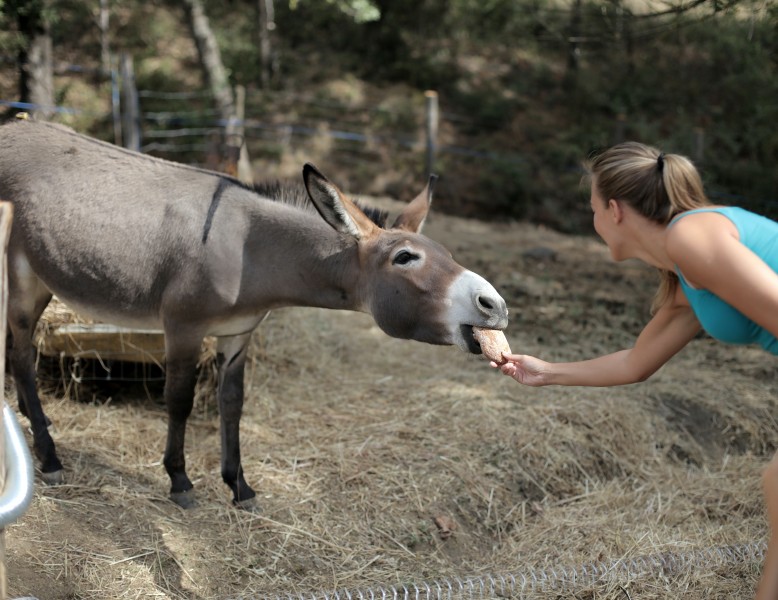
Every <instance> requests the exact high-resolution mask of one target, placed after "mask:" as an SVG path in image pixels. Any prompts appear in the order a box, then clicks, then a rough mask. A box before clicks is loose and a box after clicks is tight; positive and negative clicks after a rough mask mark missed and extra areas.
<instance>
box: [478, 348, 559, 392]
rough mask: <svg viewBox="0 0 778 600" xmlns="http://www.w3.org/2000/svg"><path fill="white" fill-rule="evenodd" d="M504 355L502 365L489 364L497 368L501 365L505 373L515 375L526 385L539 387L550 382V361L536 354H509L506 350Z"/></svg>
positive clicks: (517, 379)
mask: <svg viewBox="0 0 778 600" xmlns="http://www.w3.org/2000/svg"><path fill="white" fill-rule="evenodd" d="M502 356H503V358H504V359H505V360H506V362H504V363H503V364H502V365H498V364H497V363H496V362H491V363H489V364H490V365H491V366H492V367H495V368H497V367H499V369H500V371H502V372H503V374H505V375H508V376H509V377H513V378H514V379H515V380H516V381H518V382H519V383H522V384H524V385H529V386H532V387H538V386H542V385H548V384H549V381H548V374H549V367H550V366H551V365H550V363H547V362H545V361H542V360H540V359H539V358H535V357H534V356H527V355H526V354H508V353H505V352H504V353H503V355H502Z"/></svg>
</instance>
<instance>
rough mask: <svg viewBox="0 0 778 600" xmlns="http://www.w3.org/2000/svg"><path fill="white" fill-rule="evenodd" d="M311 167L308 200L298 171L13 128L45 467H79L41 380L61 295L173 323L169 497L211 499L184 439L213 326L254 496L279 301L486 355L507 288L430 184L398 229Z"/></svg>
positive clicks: (107, 313)
mask: <svg viewBox="0 0 778 600" xmlns="http://www.w3.org/2000/svg"><path fill="white" fill-rule="evenodd" d="M302 175H303V183H304V186H303V185H301V186H299V189H300V191H301V194H300V196H301V198H298V199H297V200H296V201H295V200H294V196H295V194H294V193H292V192H291V191H290V190H286V189H285V188H283V186H276V187H277V188H278V190H276V191H277V192H279V193H270V191H269V190H270V188H271V187H273V186H265V189H264V191H263V189H262V187H261V186H256V187H249V186H246V185H244V184H242V183H241V182H240V181H238V180H236V179H234V178H232V177H229V176H226V175H224V174H222V173H216V172H212V171H207V170H204V169H200V168H196V167H192V166H187V165H183V164H179V163H174V162H170V161H165V160H162V159H159V158H153V157H150V156H147V155H143V154H138V153H135V152H131V151H129V150H126V149H124V148H120V147H117V146H114V145H112V144H109V143H106V142H102V141H98V140H96V139H92V138H90V137H87V136H84V135H80V134H78V133H76V132H75V131H73V130H72V129H69V128H66V127H64V126H61V125H54V124H50V123H36V122H32V121H15V122H12V123H8V124H5V125H3V126H1V127H0V199H4V200H8V201H10V202H12V204H13V210H14V219H13V225H12V229H11V236H10V240H9V247H8V282H9V307H8V327H9V332H10V334H11V336H10V368H11V373H12V375H13V378H14V380H15V385H16V392H17V399H18V402H19V410H20V411H21V412H22V414H23V415H25V416H26V417H27V418H28V419H29V421H30V424H31V428H32V435H33V449H34V453H35V455H36V457H37V458H38V460H39V461H40V466H41V472H42V478H43V480H44V481H45V482H47V483H50V484H57V483H60V482H62V481H63V466H62V463H61V462H60V460H59V458H58V457H57V453H56V450H55V447H54V442H53V440H52V438H51V436H50V434H49V432H48V429H47V425H48V424H50V421H49V420H48V418H47V416H46V415H45V414H44V411H43V409H42V407H41V402H40V398H39V397H38V394H37V391H36V385H35V370H34V369H35V367H34V358H35V356H34V348H33V345H32V343H31V341H32V335H33V332H34V329H35V325H36V323H37V321H38V319H39V318H40V316H41V313H42V312H43V310H44V308H45V307H46V305H47V304H48V302H49V300H50V299H51V297H52V294H56V295H57V297H58V298H60V299H61V300H62V301H63V302H65V304H67V305H68V306H70V307H71V308H72V309H73V310H75V311H76V312H78V313H79V314H82V315H84V316H89V317H91V318H94V319H95V320H99V321H105V322H111V323H115V324H117V325H121V326H126V327H138V328H149V327H151V328H157V329H161V330H162V331H164V334H165V373H166V378H165V386H164V400H165V405H166V410H167V420H168V429H167V442H166V446H165V453H164V460H163V464H164V466H165V469H166V471H167V473H168V475H169V477H170V481H171V487H170V498H171V499H172V500H173V501H174V502H176V503H177V504H179V505H180V506H182V507H185V508H186V507H189V506H192V505H193V504H194V502H195V497H194V490H193V486H192V482H191V481H190V479H189V477H188V476H187V473H186V465H185V457H184V437H185V431H186V422H187V418H188V417H189V414H190V412H191V410H192V403H193V398H194V387H195V381H196V365H197V362H198V358H199V355H200V349H201V343H202V340H203V338H204V337H206V336H215V337H216V340H217V364H218V366H219V375H218V391H217V397H218V406H219V413H220V431H221V447H222V449H221V475H222V478H223V480H224V482H225V483H226V484H227V485H228V486H229V488H230V490H232V496H233V502H234V503H235V504H237V505H239V506H244V507H249V508H253V507H254V506H255V502H256V500H255V495H256V494H255V492H254V490H253V489H252V488H251V487H250V486H249V484H248V483H247V482H246V480H245V479H244V476H243V468H242V466H241V456H240V436H239V429H240V417H241V412H242V408H243V395H244V394H243V379H244V367H245V363H246V354H247V345H248V342H249V338H250V336H251V334H252V332H253V331H254V329H255V328H256V327H257V326H258V325H259V324H260V323H261V322H262V320H263V319H264V318H265V317H266V316H267V315H268V312H269V311H270V310H272V309H274V308H278V307H285V306H312V307H321V308H331V309H345V310H352V311H361V312H365V313H369V314H370V315H372V317H373V318H374V319H375V322H376V324H377V325H378V326H379V327H380V328H381V329H382V330H383V331H384V332H386V333H387V334H388V335H390V336H393V337H396V338H402V339H411V340H417V341H421V342H427V343H430V344H447V345H456V346H459V347H460V348H461V349H463V350H465V351H467V352H470V353H474V354H478V353H480V348H479V346H478V344H477V342H476V341H475V340H474V338H473V329H472V328H473V326H479V327H486V328H492V329H504V328H505V327H506V326H507V324H508V311H507V308H506V304H505V301H504V300H503V299H502V298H501V297H500V295H499V294H498V293H497V291H496V290H495V289H494V287H493V286H492V285H491V284H489V283H488V282H487V281H486V280H485V279H483V278H482V277H481V276H479V275H477V274H475V273H473V272H471V271H469V270H466V269H465V268H463V267H462V266H461V265H459V264H458V263H457V262H455V261H454V259H453V258H452V257H451V254H450V253H449V252H448V251H447V250H446V249H445V248H444V247H442V246H441V245H439V244H437V243H436V242H434V241H433V240H431V239H429V238H427V237H425V236H423V235H421V233H420V231H421V229H422V226H423V224H424V220H425V218H426V216H427V212H428V209H429V205H430V202H431V197H432V189H431V184H428V185H427V186H426V187H425V189H424V190H423V191H422V192H421V193H420V194H419V195H418V196H417V197H416V198H415V199H414V200H413V201H411V202H410V203H409V204H408V205H407V206H406V208H405V209H404V210H403V212H402V213H401V214H400V215H399V216H398V217H397V219H396V221H395V222H394V223H393V225H392V226H391V227H389V228H385V227H384V225H385V221H386V215H385V214H384V213H380V212H378V211H370V210H368V209H365V210H363V209H362V208H360V206H359V205H358V204H357V203H355V202H354V201H352V200H351V199H349V198H348V197H347V196H346V195H345V194H344V193H342V192H341V191H340V189H339V188H338V187H337V186H336V185H335V184H333V183H331V182H330V181H329V180H328V179H327V178H326V177H325V176H324V175H322V174H321V173H320V172H319V171H318V170H317V169H316V168H315V167H314V166H312V165H310V164H306V165H305V166H304V168H303V173H302ZM283 192H285V193H283ZM274 196H275V197H274ZM311 207H312V208H311ZM369 215H372V217H374V218H372V219H371V217H370V216H369Z"/></svg>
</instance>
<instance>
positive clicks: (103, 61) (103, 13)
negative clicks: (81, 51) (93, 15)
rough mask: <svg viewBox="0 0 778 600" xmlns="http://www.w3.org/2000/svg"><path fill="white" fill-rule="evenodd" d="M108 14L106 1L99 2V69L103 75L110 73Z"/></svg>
mask: <svg viewBox="0 0 778 600" xmlns="http://www.w3.org/2000/svg"><path fill="white" fill-rule="evenodd" d="M110 14H111V13H110V9H109V8H108V0H100V18H99V25H100V68H101V69H102V71H103V75H107V74H109V73H110V72H111V50H110V45H109V38H108V33H109V28H108V25H109V21H110Z"/></svg>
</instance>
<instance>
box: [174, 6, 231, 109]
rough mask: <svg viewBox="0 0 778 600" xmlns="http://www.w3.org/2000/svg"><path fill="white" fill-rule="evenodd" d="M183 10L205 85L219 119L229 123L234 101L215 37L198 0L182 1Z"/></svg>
mask: <svg viewBox="0 0 778 600" xmlns="http://www.w3.org/2000/svg"><path fill="white" fill-rule="evenodd" d="M184 8H185V9H186V16H187V19H188V21H189V28H190V30H191V32H192V36H193V37H194V41H195V45H196V46H197V52H198V53H199V55H200V64H201V65H202V67H203V71H204V73H205V79H206V83H207V84H208V86H209V87H210V88H211V92H212V93H213V97H214V99H215V100H216V107H217V109H218V110H219V113H220V115H221V118H222V119H224V120H225V122H229V121H230V120H231V119H232V118H233V117H234V116H235V99H234V98H233V95H232V88H231V87H230V84H229V81H228V79H227V72H226V71H225V70H224V65H223V64H222V57H221V53H220V52H219V46H218V44H217V43H216V36H214V35H213V31H212V30H211V25H210V23H209V22H208V17H206V16H205V11H204V10H203V5H202V2H201V1H200V0H184Z"/></svg>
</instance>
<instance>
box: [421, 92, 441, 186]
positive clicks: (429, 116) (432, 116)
mask: <svg viewBox="0 0 778 600" xmlns="http://www.w3.org/2000/svg"><path fill="white" fill-rule="evenodd" d="M424 98H425V105H426V132H427V158H426V162H425V165H424V168H425V169H426V172H427V173H426V174H427V177H429V176H430V175H432V173H433V170H434V169H435V151H436V148H437V144H438V121H439V114H438V93H437V92H435V91H433V90H428V91H426V92H425V93H424Z"/></svg>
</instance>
